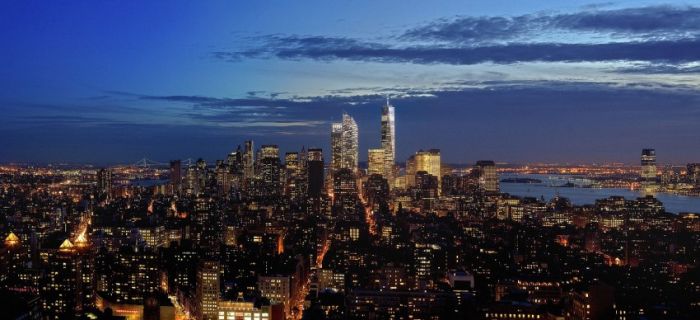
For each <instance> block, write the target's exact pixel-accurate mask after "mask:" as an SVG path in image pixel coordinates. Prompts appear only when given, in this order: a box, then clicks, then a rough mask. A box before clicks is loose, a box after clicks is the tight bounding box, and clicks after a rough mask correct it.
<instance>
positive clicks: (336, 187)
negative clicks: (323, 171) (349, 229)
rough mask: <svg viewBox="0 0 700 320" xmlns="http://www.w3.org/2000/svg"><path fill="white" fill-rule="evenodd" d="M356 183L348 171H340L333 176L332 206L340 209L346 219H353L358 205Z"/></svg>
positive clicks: (352, 174) (350, 171) (353, 174)
mask: <svg viewBox="0 0 700 320" xmlns="http://www.w3.org/2000/svg"><path fill="white" fill-rule="evenodd" d="M357 196H358V192H357V181H356V179H355V173H353V172H352V170H350V169H346V168H343V169H340V170H338V171H337V172H336V173H335V175H333V205H334V206H335V207H337V208H340V209H342V211H343V213H344V214H345V215H346V217H352V218H354V215H353V213H354V211H355V208H356V206H357V204H358V197H357Z"/></svg>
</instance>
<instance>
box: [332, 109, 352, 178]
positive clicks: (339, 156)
mask: <svg viewBox="0 0 700 320" xmlns="http://www.w3.org/2000/svg"><path fill="white" fill-rule="evenodd" d="M358 139H359V136H358V129H357V123H356V122H355V119H353V118H352V117H351V116H350V115H348V114H347V113H344V114H343V121H342V122H337V123H333V124H332V125H331V152H332V155H331V156H332V158H331V168H332V169H333V171H337V170H339V169H350V170H352V171H353V172H355V171H357V163H358V159H359V140H358Z"/></svg>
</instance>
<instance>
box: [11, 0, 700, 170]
mask: <svg viewBox="0 0 700 320" xmlns="http://www.w3.org/2000/svg"><path fill="white" fill-rule="evenodd" d="M0 41H1V42H2V47H3V50H2V51H0V63H2V68H0V110H1V111H2V117H0V161H2V162H11V161H18V162H25V161H32V162H93V163H116V162H122V163H125V162H134V161H136V160H137V159H140V158H142V157H144V156H146V157H149V158H152V159H155V160H159V161H165V160H168V159H176V158H190V157H192V158H196V157H204V158H205V159H207V160H210V161H213V160H215V159H221V158H223V157H224V155H225V154H226V153H227V152H229V151H231V150H233V149H235V147H236V146H237V145H238V144H240V143H241V142H242V141H243V140H246V139H253V140H255V141H256V144H258V145H260V144H265V143H276V144H279V145H280V146H281V148H282V150H284V151H291V150H297V149H300V148H301V146H302V145H305V146H307V147H308V146H320V147H322V148H324V149H326V150H327V149H328V142H329V140H330V139H329V127H330V122H332V121H334V120H337V119H339V118H340V115H341V113H342V112H343V111H347V112H348V113H350V114H352V115H353V116H355V118H356V119H357V121H358V124H359V127H360V137H361V139H360V144H361V150H363V151H364V150H366V149H368V148H373V147H377V146H378V145H379V112H380V106H381V104H382V102H383V100H384V98H383V97H384V96H386V95H390V96H392V100H393V103H394V105H396V107H397V135H398V137H397V144H398V146H397V153H398V157H399V160H403V159H405V157H407V156H408V155H409V154H410V153H412V152H414V151H416V150H418V149H420V148H440V149H442V150H443V151H442V154H443V158H444V159H445V161H448V162H459V163H467V162H473V161H475V160H479V159H494V160H497V161H508V162H529V161H545V162H577V163H581V162H585V163H588V162H601V161H623V162H628V163H635V162H637V159H638V155H639V153H640V151H641V149H642V148H646V147H652V148H656V149H657V153H658V154H659V159H660V161H662V162H667V163H685V162H697V161H700V130H699V129H698V127H699V126H698V124H699V123H700V92H699V91H698V88H699V87H700V78H698V75H700V6H697V5H696V6H693V3H692V2H658V1H617V2H606V3H602V2H590V1H566V2H559V1H534V0H533V1H439V2H435V1H304V2H293V1H288V2H283V1H255V2H249V3H242V2H233V1H227V2H206V3H204V2H201V1H200V2H193V1H172V2H165V1H163V2H149V3H142V2H117V1H107V2H102V1H95V2H83V3H79V2H35V1H5V2H3V3H2V4H0ZM364 154H366V152H362V157H365V156H364Z"/></svg>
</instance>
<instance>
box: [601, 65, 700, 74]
mask: <svg viewBox="0 0 700 320" xmlns="http://www.w3.org/2000/svg"><path fill="white" fill-rule="evenodd" d="M612 72H615V73H632V74H698V73H700V65H699V64H697V63H692V64H679V65H673V64H654V63H645V64H636V65H634V66H631V67H624V68H617V69H615V70H613V71H612Z"/></svg>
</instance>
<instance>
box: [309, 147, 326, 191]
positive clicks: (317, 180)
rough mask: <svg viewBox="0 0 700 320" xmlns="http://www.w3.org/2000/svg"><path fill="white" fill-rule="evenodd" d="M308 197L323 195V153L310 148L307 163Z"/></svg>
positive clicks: (317, 149)
mask: <svg viewBox="0 0 700 320" xmlns="http://www.w3.org/2000/svg"><path fill="white" fill-rule="evenodd" d="M306 165H307V166H308V167H307V171H308V178H309V180H308V192H307V193H308V196H309V197H320V196H321V194H322V193H323V181H324V179H325V178H324V176H323V151H322V150H321V149H320V148H310V149H309V155H308V161H307V162H306Z"/></svg>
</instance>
